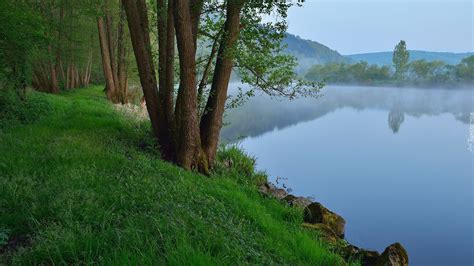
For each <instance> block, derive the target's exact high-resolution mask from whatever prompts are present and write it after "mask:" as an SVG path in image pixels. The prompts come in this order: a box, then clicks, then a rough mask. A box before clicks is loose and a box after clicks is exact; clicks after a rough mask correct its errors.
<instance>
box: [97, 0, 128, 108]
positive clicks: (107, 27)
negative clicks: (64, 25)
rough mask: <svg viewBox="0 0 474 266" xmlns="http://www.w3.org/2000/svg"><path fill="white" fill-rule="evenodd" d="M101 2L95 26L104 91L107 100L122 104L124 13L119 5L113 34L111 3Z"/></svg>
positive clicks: (125, 83)
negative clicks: (100, 13)
mask: <svg viewBox="0 0 474 266" xmlns="http://www.w3.org/2000/svg"><path fill="white" fill-rule="evenodd" d="M103 3H104V5H103V16H101V15H99V16H98V17H97V28H98V32H99V44H100V51H101V57H102V66H103V72H104V77H105V83H106V89H105V91H106V95H107V98H108V100H109V101H111V102H113V103H122V104H124V103H126V102H127V88H128V77H127V60H126V55H127V47H126V31H125V27H124V23H125V14H124V11H123V8H122V5H120V6H119V12H118V13H119V15H118V16H119V22H118V23H117V31H116V32H117V34H116V35H115V34H114V32H115V31H114V24H113V16H112V11H111V5H110V3H109V1H108V0H105V1H104V2H103ZM104 18H105V19H104ZM115 55H116V56H115Z"/></svg>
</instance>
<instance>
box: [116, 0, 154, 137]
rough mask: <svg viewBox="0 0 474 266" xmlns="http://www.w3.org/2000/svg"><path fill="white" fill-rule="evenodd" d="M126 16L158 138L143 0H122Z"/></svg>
mask: <svg viewBox="0 0 474 266" xmlns="http://www.w3.org/2000/svg"><path fill="white" fill-rule="evenodd" d="M122 4H123V7H124V9H125V12H126V14H127V21H128V27H129V29H130V36H131V39H132V46H133V51H134V54H135V59H136V61H137V66H138V74H139V76H140V83H141V85H142V88H143V94H144V96H145V101H146V107H147V111H148V114H149V116H150V121H151V125H152V129H153V133H154V135H155V136H156V137H157V138H158V136H159V135H158V133H159V126H158V125H159V124H158V111H159V110H158V92H157V82H156V77H155V69H154V66H153V58H152V53H151V45H150V37H149V35H148V34H149V29H148V15H147V9H146V3H145V1H144V0H122Z"/></svg>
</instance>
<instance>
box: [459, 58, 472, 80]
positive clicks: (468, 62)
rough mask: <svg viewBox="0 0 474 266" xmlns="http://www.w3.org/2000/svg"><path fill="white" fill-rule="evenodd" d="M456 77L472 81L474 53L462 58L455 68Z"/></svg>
mask: <svg viewBox="0 0 474 266" xmlns="http://www.w3.org/2000/svg"><path fill="white" fill-rule="evenodd" d="M455 71H456V77H457V78H458V79H459V80H462V81H465V82H469V81H470V82H473V81H474V55H472V56H469V57H466V58H464V59H463V60H462V61H461V63H460V64H458V65H457V66H456V68H455Z"/></svg>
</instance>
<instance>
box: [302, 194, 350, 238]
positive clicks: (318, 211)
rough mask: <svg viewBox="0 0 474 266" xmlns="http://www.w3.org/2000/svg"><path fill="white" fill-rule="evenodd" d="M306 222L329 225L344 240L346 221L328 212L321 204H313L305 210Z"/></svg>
mask: <svg viewBox="0 0 474 266" xmlns="http://www.w3.org/2000/svg"><path fill="white" fill-rule="evenodd" d="M304 221H305V222H306V223H310V224H318V223H322V224H325V225H328V226H329V227H330V228H331V229H332V230H333V231H334V232H335V233H336V234H337V236H339V237H340V238H344V232H345V225H346V221H345V220H344V218H342V217H341V216H339V215H337V214H336V213H334V212H332V211H330V210H328V209H327V208H326V207H324V206H323V205H322V204H321V203H319V202H313V203H311V204H309V205H308V206H306V208H305V209H304Z"/></svg>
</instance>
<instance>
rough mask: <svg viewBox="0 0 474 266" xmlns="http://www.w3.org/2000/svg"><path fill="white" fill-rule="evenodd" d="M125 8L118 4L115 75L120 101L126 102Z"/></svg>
mask: <svg viewBox="0 0 474 266" xmlns="http://www.w3.org/2000/svg"><path fill="white" fill-rule="evenodd" d="M125 19H126V18H125V10H123V6H122V5H121V6H120V19H119V24H118V36H117V76H118V84H119V86H118V87H119V91H120V93H119V94H120V102H121V103H122V104H125V103H127V83H128V82H127V49H126V46H125V29H124V24H125Z"/></svg>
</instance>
